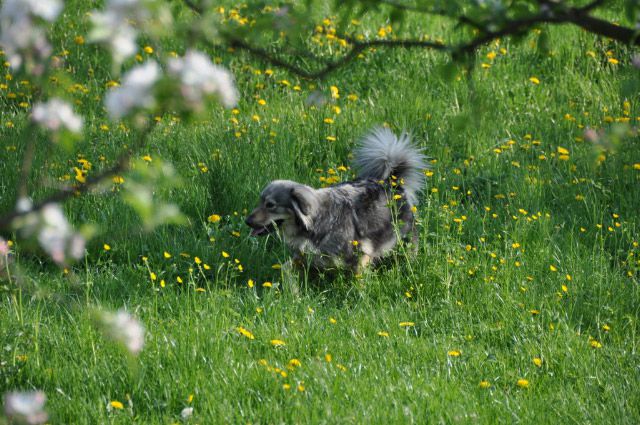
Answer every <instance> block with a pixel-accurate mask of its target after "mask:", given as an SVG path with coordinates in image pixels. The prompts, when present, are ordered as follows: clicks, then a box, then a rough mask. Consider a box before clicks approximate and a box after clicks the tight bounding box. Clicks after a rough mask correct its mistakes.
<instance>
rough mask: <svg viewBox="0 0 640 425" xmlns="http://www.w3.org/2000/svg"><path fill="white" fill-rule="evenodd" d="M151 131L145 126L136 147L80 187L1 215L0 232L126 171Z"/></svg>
mask: <svg viewBox="0 0 640 425" xmlns="http://www.w3.org/2000/svg"><path fill="white" fill-rule="evenodd" d="M151 129H152V126H150V125H149V126H147V127H146V128H145V129H144V131H143V132H142V133H141V134H140V137H139V138H138V143H136V145H135V146H134V147H132V148H131V149H130V150H128V151H127V152H124V153H122V154H121V155H120V157H119V158H118V160H117V161H116V164H115V165H114V166H113V167H111V168H109V169H106V170H104V171H102V172H101V173H99V174H96V175H94V176H89V177H88V178H87V180H86V182H85V183H83V184H81V185H73V186H67V187H64V188H62V189H59V190H58V191H57V192H55V193H53V194H51V195H49V196H48V197H47V198H45V199H43V200H41V201H38V202H37V203H35V204H34V205H33V206H32V207H31V209H30V210H28V211H18V210H13V211H10V212H8V213H6V214H4V215H1V216H0V230H2V229H9V228H10V227H11V224H12V223H13V221H14V220H15V219H16V218H18V217H22V216H25V215H27V214H30V213H32V212H37V211H40V210H41V209H42V208H44V207H45V206H46V205H47V204H51V203H58V202H62V201H66V200H67V199H69V198H71V197H73V196H77V195H79V194H82V193H86V192H88V191H89V190H90V189H92V188H93V187H94V186H97V185H98V184H100V183H102V182H103V181H104V180H105V179H107V178H110V177H113V176H116V175H117V174H119V173H122V172H124V171H127V170H128V169H129V161H130V159H131V156H132V155H133V153H134V151H136V150H137V149H139V148H140V147H142V145H143V144H144V141H145V140H146V138H147V136H148V135H149V133H150V132H151Z"/></svg>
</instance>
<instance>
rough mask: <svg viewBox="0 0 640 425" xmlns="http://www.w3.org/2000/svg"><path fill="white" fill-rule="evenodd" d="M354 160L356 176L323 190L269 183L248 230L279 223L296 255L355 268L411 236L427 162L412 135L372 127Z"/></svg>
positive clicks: (264, 230) (260, 231)
mask: <svg viewBox="0 0 640 425" xmlns="http://www.w3.org/2000/svg"><path fill="white" fill-rule="evenodd" d="M354 166H355V167H356V169H357V170H358V171H359V173H358V177H357V178H356V179H355V180H353V181H349V182H344V183H340V184H336V185H334V186H330V187H326V188H322V189H314V188H312V187H309V186H307V185H304V184H301V183H296V182H294V181H290V180H275V181H273V182H271V183H269V185H268V186H267V187H266V188H265V189H264V190H263V191H262V193H261V194H260V205H259V206H258V207H257V208H256V209H255V210H253V211H252V212H251V214H250V215H249V216H248V217H247V219H246V223H247V225H249V226H250V227H251V228H252V229H253V230H252V232H251V235H253V236H259V235H267V234H269V233H271V232H274V231H276V230H279V231H280V234H281V235H282V237H283V238H284V240H285V242H286V243H287V244H288V245H289V247H290V248H291V249H292V250H293V251H294V253H295V256H294V261H295V262H300V261H301V260H303V259H304V260H307V262H310V263H311V265H313V266H314V267H316V268H320V269H325V268H328V267H335V266H342V265H347V266H349V267H351V268H352V269H353V270H355V271H359V270H361V269H362V268H363V267H364V266H366V265H367V264H368V263H369V262H371V261H375V260H376V259H378V258H380V257H382V256H383V255H384V254H385V253H387V252H388V251H389V250H391V249H392V248H393V247H394V246H395V245H396V243H397V241H398V237H402V238H405V237H411V238H412V239H413V240H414V242H415V241H416V239H417V238H416V230H415V225H414V215H413V212H414V210H415V209H414V206H415V205H416V204H417V201H418V200H417V197H418V193H419V192H420V191H421V190H422V188H423V187H424V173H423V171H424V169H425V168H427V162H426V157H425V155H424V154H423V153H422V150H421V149H419V148H417V147H416V146H415V145H414V144H413V143H412V141H411V136H410V135H409V134H407V133H402V134H401V135H400V137H397V136H396V135H395V134H394V133H393V132H392V131H391V130H389V129H388V128H384V127H379V128H375V129H374V130H372V131H371V132H370V133H369V134H367V135H366V136H365V137H364V138H363V139H362V141H361V142H360V144H359V146H358V147H357V148H356V150H355V152H354Z"/></svg>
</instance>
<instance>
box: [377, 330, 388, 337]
mask: <svg viewBox="0 0 640 425" xmlns="http://www.w3.org/2000/svg"><path fill="white" fill-rule="evenodd" d="M378 336H381V337H383V338H389V332H387V331H378Z"/></svg>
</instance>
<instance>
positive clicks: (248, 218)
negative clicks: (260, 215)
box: [244, 216, 253, 227]
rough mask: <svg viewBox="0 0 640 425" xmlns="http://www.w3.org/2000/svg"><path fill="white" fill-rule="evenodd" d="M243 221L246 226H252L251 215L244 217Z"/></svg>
mask: <svg viewBox="0 0 640 425" xmlns="http://www.w3.org/2000/svg"><path fill="white" fill-rule="evenodd" d="M244 222H245V224H246V225H247V226H249V227H253V217H252V216H247V218H245V219H244Z"/></svg>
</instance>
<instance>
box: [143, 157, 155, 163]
mask: <svg viewBox="0 0 640 425" xmlns="http://www.w3.org/2000/svg"><path fill="white" fill-rule="evenodd" d="M142 159H143V160H144V161H146V162H151V161H153V158H151V155H145V156H143V157H142Z"/></svg>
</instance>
